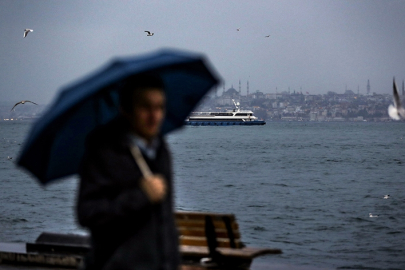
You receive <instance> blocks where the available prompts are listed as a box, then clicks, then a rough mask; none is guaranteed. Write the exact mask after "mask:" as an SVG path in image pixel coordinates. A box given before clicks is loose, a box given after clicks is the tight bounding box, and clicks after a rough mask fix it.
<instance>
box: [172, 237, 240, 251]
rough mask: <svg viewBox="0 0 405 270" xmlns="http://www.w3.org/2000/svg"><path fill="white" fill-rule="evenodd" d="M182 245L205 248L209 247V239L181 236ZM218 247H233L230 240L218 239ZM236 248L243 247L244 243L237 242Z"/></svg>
mask: <svg viewBox="0 0 405 270" xmlns="http://www.w3.org/2000/svg"><path fill="white" fill-rule="evenodd" d="M179 241H180V244H181V245H188V246H204V247H206V246H207V245H208V243H207V238H205V237H195V236H180V238H179ZM217 243H218V247H228V248H230V247H231V244H230V241H229V238H217ZM235 245H236V248H240V247H242V242H241V241H239V240H235Z"/></svg>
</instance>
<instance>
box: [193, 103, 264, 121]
mask: <svg viewBox="0 0 405 270" xmlns="http://www.w3.org/2000/svg"><path fill="white" fill-rule="evenodd" d="M232 101H233V104H234V105H235V109H233V110H227V111H226V112H193V113H191V114H190V115H189V117H187V119H186V121H185V125H189V126H231V125H245V126H254V125H265V124H266V122H265V121H264V120H259V119H258V118H257V117H256V116H254V115H253V112H252V111H250V110H241V109H240V104H239V102H237V103H236V102H235V101H234V100H232Z"/></svg>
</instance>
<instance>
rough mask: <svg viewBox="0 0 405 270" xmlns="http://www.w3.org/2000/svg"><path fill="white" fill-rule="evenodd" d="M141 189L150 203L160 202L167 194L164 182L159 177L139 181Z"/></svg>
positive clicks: (153, 176)
mask: <svg viewBox="0 0 405 270" xmlns="http://www.w3.org/2000/svg"><path fill="white" fill-rule="evenodd" d="M141 188H142V189H143V191H144V192H145V193H146V195H147V196H148V198H149V200H150V201H151V202H152V203H157V202H160V201H162V200H163V199H164V198H165V196H166V193H167V185H166V181H165V179H164V178H163V177H161V176H159V175H152V176H149V177H147V178H143V179H142V180H141Z"/></svg>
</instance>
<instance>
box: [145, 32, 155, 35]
mask: <svg viewBox="0 0 405 270" xmlns="http://www.w3.org/2000/svg"><path fill="white" fill-rule="evenodd" d="M145 32H146V33H148V34H147V36H153V34H155V33H151V32H149V31H145Z"/></svg>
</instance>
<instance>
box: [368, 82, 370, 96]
mask: <svg viewBox="0 0 405 270" xmlns="http://www.w3.org/2000/svg"><path fill="white" fill-rule="evenodd" d="M367 95H370V80H367Z"/></svg>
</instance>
